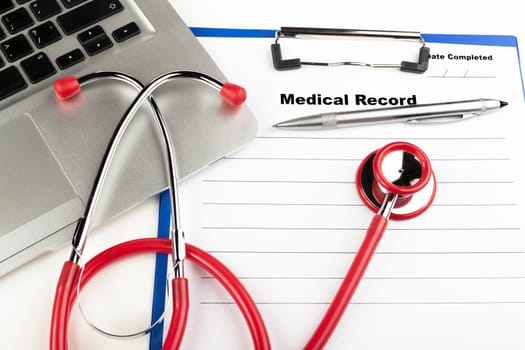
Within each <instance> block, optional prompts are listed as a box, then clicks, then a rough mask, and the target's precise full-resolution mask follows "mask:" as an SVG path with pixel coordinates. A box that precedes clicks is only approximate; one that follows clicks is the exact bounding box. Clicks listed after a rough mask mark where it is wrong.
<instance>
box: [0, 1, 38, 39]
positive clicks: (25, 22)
mask: <svg viewBox="0 0 525 350" xmlns="http://www.w3.org/2000/svg"><path fill="white" fill-rule="evenodd" d="M2 22H4V24H5V26H6V28H7V30H8V31H9V33H11V34H15V33H18V32H19V31H21V30H23V29H26V28H29V27H30V26H32V25H33V23H34V22H33V19H32V18H31V16H30V15H29V12H27V10H26V9H25V8H24V7H21V8H19V9H16V10H14V11H12V12H9V13H8V14H6V15H4V16H2Z"/></svg>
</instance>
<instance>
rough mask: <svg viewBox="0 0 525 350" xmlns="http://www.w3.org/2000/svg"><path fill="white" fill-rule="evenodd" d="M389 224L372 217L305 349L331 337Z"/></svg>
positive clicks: (319, 346)
mask: <svg viewBox="0 0 525 350" xmlns="http://www.w3.org/2000/svg"><path fill="white" fill-rule="evenodd" d="M387 224H388V220H387V219H386V218H385V217H384V216H381V215H377V214H376V215H374V217H373V218H372V221H371V222H370V226H369V227H368V230H367V232H366V236H365V238H364V240H363V242H362V243H361V246H360V247H359V250H358V251H357V254H356V256H355V258H354V261H352V265H351V266H350V269H349V270H348V272H347V273H346V276H345V278H344V279H343V282H342V283H341V286H340V287H339V289H338V290H337V293H336V295H335V297H334V299H333V301H332V303H331V304H330V306H329V307H328V310H327V311H326V313H325V314H324V317H323V319H322V320H321V322H320V323H319V325H318V326H317V329H316V330H315V332H314V333H313V334H312V337H311V338H310V340H309V341H308V343H307V344H306V346H305V347H304V349H305V350H320V349H322V348H323V347H324V346H325V345H326V343H327V342H328V340H329V339H330V336H331V335H332V333H333V332H334V331H335V328H336V327H337V324H338V323H339V321H340V320H341V317H343V314H344V312H345V310H346V307H347V306H348V304H349V303H350V300H351V299H352V296H353V295H354V292H355V291H356V289H357V286H358V285H359V282H360V281H361V279H362V278H363V275H364V273H365V271H366V268H367V266H368V263H369V262H370V259H371V258H372V256H373V255H374V252H375V250H376V247H377V245H378V244H379V241H380V240H381V237H382V236H383V233H384V232H385V230H386V227H387Z"/></svg>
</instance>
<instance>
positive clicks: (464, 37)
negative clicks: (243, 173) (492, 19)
mask: <svg viewBox="0 0 525 350" xmlns="http://www.w3.org/2000/svg"><path fill="white" fill-rule="evenodd" d="M190 30H191V31H192V33H193V35H195V36H197V37H216V38H274V37H275V33H276V31H277V30H275V29H243V28H213V27H190ZM421 36H422V37H423V39H424V40H425V42H427V43H443V44H461V45H484V46H501V47H515V48H516V54H517V56H518V64H519V70H520V76H521V90H522V92H523V97H524V99H525V85H524V82H523V72H522V69H521V59H520V52H519V49H518V39H517V38H516V37H515V36H514V35H486V34H421Z"/></svg>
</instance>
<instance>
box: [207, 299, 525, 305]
mask: <svg viewBox="0 0 525 350" xmlns="http://www.w3.org/2000/svg"><path fill="white" fill-rule="evenodd" d="M200 304H201V305H209V306H210V305H232V306H236V304H235V303H234V302H232V301H201V302H200ZM255 304H256V305H330V304H331V302H328V301H326V302H257V301H256V302H255ZM350 304H352V305H501V304H525V300H524V301H522V300H502V301H420V302H417V301H408V302H397V301H396V302H362V301H351V302H350Z"/></svg>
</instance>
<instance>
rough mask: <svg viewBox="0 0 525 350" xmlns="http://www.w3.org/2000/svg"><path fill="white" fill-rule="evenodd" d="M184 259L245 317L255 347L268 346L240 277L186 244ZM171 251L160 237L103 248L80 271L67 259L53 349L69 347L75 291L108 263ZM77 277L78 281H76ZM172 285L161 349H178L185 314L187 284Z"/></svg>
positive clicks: (53, 324)
mask: <svg viewBox="0 0 525 350" xmlns="http://www.w3.org/2000/svg"><path fill="white" fill-rule="evenodd" d="M186 248H187V251H186V252H187V258H188V259H189V260H191V261H193V262H194V263H195V264H197V265H198V266H199V267H200V268H202V269H203V270H205V271H206V272H208V273H209V274H210V275H212V276H213V277H214V278H215V279H217V281H218V282H219V283H220V284H221V285H222V286H223V288H224V289H225V290H226V291H227V292H228V293H229V294H230V296H231V297H232V299H233V301H234V302H235V303H236V304H237V306H238V308H239V310H240V311H241V314H242V315H243V317H244V320H245V322H246V325H247V326H248V329H249V331H250V334H251V338H252V342H253V346H254V348H255V349H260V350H269V349H271V345H270V338H269V336H268V333H267V330H266V326H265V324H264V321H263V319H262V316H261V314H260V312H259V310H258V308H257V305H256V304H255V302H254V300H253V299H252V297H251V296H250V294H249V293H248V291H247V290H246V288H245V287H244V286H243V284H242V283H241V282H240V281H239V279H238V278H237V277H236V276H235V275H234V274H233V272H231V271H230V270H229V269H228V268H227V267H226V266H225V265H224V264H222V263H221V262H220V261H219V260H217V259H216V258H215V257H213V256H212V255H211V254H209V253H207V252H205V251H204V250H201V249H199V248H197V247H195V246H193V245H191V244H189V243H186ZM155 252H156V253H164V254H170V253H171V252H172V246H171V241H170V240H169V239H163V238H141V239H136V240H131V241H128V242H123V243H120V244H118V245H115V246H113V247H111V248H108V249H106V250H104V251H103V252H101V253H99V254H98V255H96V256H95V257H94V258H92V259H91V260H90V261H88V262H87V263H86V265H85V267H84V270H83V272H82V274H80V266H79V265H77V264H75V263H72V262H70V261H66V262H65V263H64V266H63V268H62V273H61V275H60V279H59V283H58V286H57V292H56V296H55V300H56V299H58V300H59V301H60V302H59V303H55V305H54V308H53V317H52V322H51V337H50V342H51V343H50V346H51V349H53V350H67V349H68V336H67V335H68V324H69V318H70V314H71V310H72V308H73V305H74V303H75V301H76V299H77V296H78V293H77V291H81V290H82V289H83V288H84V287H85V286H86V285H87V284H88V283H89V281H90V280H91V279H92V278H93V277H94V276H95V275H96V274H97V273H98V272H99V271H101V270H102V269H104V268H106V267H107V266H108V265H111V264H112V263H114V262H116V261H119V260H121V259H123V258H126V257H130V256H132V255H137V254H144V253H155ZM79 278H81V279H80V281H79ZM172 284H173V285H172V287H173V293H172V298H173V311H172V320H171V323H170V326H169V330H168V333H167V335H166V340H165V341H164V346H163V350H167V349H169V350H172V349H178V348H179V346H180V344H181V342H182V338H183V335H184V328H185V327H184V325H185V324H186V322H185V321H186V319H187V315H188V308H189V299H188V293H187V291H188V284H187V279H185V278H175V279H173V281H172Z"/></svg>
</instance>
